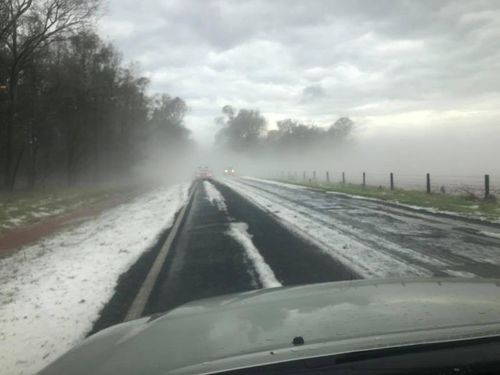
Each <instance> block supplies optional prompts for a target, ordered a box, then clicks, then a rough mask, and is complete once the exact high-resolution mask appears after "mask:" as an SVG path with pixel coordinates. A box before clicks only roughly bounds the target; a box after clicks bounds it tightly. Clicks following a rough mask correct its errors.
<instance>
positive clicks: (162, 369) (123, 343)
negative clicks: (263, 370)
mask: <svg viewBox="0 0 500 375" xmlns="http://www.w3.org/2000/svg"><path fill="white" fill-rule="evenodd" d="M296 336H302V337H303V339H304V341H305V344H304V345H301V346H294V345H293V344H292V340H293V338H294V337H296ZM493 336H500V281H497V280H463V279H430V280H426V279H418V280H399V281H394V280H382V281H369V280H361V281H350V282H335V283H326V284H315V285H307V286H298V287H287V288H275V289H266V290H258V291H254V292H247V293H241V294H235V295H227V296H223V297H218V298H211V299H206V300H200V301H196V302H192V303H189V304H186V305H184V306H181V307H179V308H177V309H174V310H172V311H170V312H168V313H167V314H165V315H162V316H160V317H157V318H143V319H139V320H136V321H132V322H128V323H124V324H119V325H116V326H114V327H111V328H108V329H106V330H103V331H101V332H99V333H97V334H95V335H94V336H91V337H90V338H88V339H87V340H85V341H83V342H82V343H81V344H80V345H78V346H77V347H75V348H74V349H72V350H71V351H69V352H68V353H66V354H65V355H63V356H62V357H61V358H59V359H58V360H56V361H55V362H54V363H52V364H51V365H49V366H48V367H47V368H46V369H45V370H43V371H42V372H41V374H95V375H102V374H121V375H126V374H149V375H159V374H162V375H165V374H205V373H212V372H218V371H223V370H230V369H237V368H244V367H250V366H256V365H262V364H271V363H277V362H283V361H289V360H295V359H302V358H310V357H317V356H324V355H331V354H340V353H350V352H356V351H364V350H373V349H381V348H393V347H401V346H407V345H415V344H424V343H437V342H449V341H458V340H464V339H471V338H482V337H493Z"/></svg>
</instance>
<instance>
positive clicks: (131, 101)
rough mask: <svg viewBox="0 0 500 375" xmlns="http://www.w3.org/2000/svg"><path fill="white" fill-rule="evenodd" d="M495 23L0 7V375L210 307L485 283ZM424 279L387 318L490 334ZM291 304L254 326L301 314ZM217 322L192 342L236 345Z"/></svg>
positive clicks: (279, 10)
mask: <svg viewBox="0 0 500 375" xmlns="http://www.w3.org/2000/svg"><path fill="white" fill-rule="evenodd" d="M499 20H500V4H499V3H498V2H497V1H494V0H491V1H488V0H486V1H469V0H458V1H455V0H453V1H452V0H439V1H417V0H415V1H404V2H403V1H396V0H394V1H391V0H388V1H377V2H372V1H368V0H367V1H341V0H338V1H337V0H333V1H330V0H312V1H299V0H276V1H265V0H249V1H230V0H206V1H205V0H187V1H185V0H169V1H161V0H146V1H135V0H106V1H104V0H102V1H101V0H0V368H2V369H3V370H2V371H5V373H8V374H34V373H36V372H38V371H40V370H41V369H42V368H44V367H45V366H46V365H48V364H49V363H51V362H53V361H54V360H56V359H57V358H58V357H60V356H61V355H63V354H64V353H66V352H67V351H68V350H70V349H72V348H75V346H77V345H79V344H81V343H82V342H84V340H85V339H86V338H87V337H88V336H90V335H93V334H94V333H97V332H100V331H102V330H103V329H105V328H108V327H110V326H114V325H116V324H119V323H123V322H132V321H134V320H135V319H138V318H141V317H146V316H151V315H154V314H159V313H165V312H172V311H174V314H175V309H176V308H178V307H180V306H183V305H184V304H186V303H190V302H195V301H200V300H203V299H205V298H211V297H220V296H224V295H227V294H231V293H243V292H251V291H258V290H265V289H270V288H280V287H293V286H301V285H316V284H319V283H330V282H331V283H336V282H345V281H352V282H353V283H355V282H356V281H357V280H368V281H378V280H386V279H390V280H395V281H397V282H403V283H404V282H405V280H410V279H412V280H415V279H416V280H417V281H418V280H428V279H432V280H433V281H432V282H439V283H441V282H443V280H448V279H449V280H451V279H452V278H458V279H459V280H460V282H464V284H463V285H464V286H463V288H460V289H463V290H464V291H465V290H469V289H468V286H467V285H469V284H467V283H468V282H475V281H477V280H482V279H497V278H500V206H499V202H498V197H500V164H499V157H500V151H499V150H500V149H499V145H500V125H499V120H500V109H499V108H500V107H499V103H500V90H499V88H500V75H499V68H500V67H499V61H500V60H499V59H500V56H499V54H500V48H499V47H500V44H499V43H500V42H499V40H500V39H499V38H500V21H499ZM436 278H439V281H436V280H434V279H436ZM444 282H446V281H444ZM333 285H336V284H333ZM353 285H355V284H353ZM356 285H358V284H356ZM405 285H406V284H405ZM433 285H434V284H433ZM435 285H437V286H439V285H441V284H435ZM437 286H436V288H435V289H434V288H430V289H429V291H430V292H429V293H431V294H432V295H433V296H432V297H430V296H428V298H427V299H425V298H424V297H423V296H421V298H422V299H420V300H419V301H421V302H422V301H423V302H422V303H424V305H425V308H426V307H427V306H431V307H432V308H431V307H429V309H428V310H426V309H425V308H423V309H422V310H418V311H420V313H421V314H422V316H423V317H422V316H420V315H419V316H417V314H416V310H411V309H410V308H409V307H408V306H410V304H411V300H412V299H414V298H415V296H414V294H413V293H414V290H413V289H412V288H407V289H402V290H398V292H397V293H398V298H395V297H396V296H395V295H394V296H393V297H394V298H393V299H391V302H387V303H391V304H393V305H391V306H393V308H392V309H388V310H384V311H386V312H384V314H386V313H387V314H389V313H393V314H396V315H395V316H393V317H392V318H389V317H388V318H387V319H389V320H388V321H392V320H391V319H398V318H401V317H402V316H403V317H407V318H405V319H407V320H404V319H403V320H402V323H401V324H403V325H402V326H401V330H405V329H408V330H409V329H410V328H411V329H416V327H417V326H418V329H419V330H426V329H430V328H431V327H435V326H436V324H437V325H439V327H440V328H443V329H444V327H445V326H446V327H448V326H453V325H454V324H455V325H457V324H458V323H457V322H458V320H450V319H451V318H449V319H448V318H447V319H442V317H443V316H445V315H446V314H448V313H449V312H450V311H453V309H450V306H451V307H454V308H455V310H457V311H462V312H463V314H462V315H461V316H460V317H459V318H457V319H459V321H460V325H461V326H463V325H467V324H483V323H484V324H493V323H495V324H496V323H498V321H497V320H499V319H497V320H495V318H494V316H495V315H494V313H498V316H500V306H498V304H495V303H494V302H492V301H491V300H490V301H486V300H484V296H485V295H486V293H483V292H482V291H481V290H480V288H479V287H478V286H477V285H476V286H474V287H473V288H471V289H470V290H475V291H476V292H474V293H475V295H474V296H472V292H471V296H470V298H469V297H466V298H465V299H464V298H463V296H462V295H460V298H461V299H460V301H459V300H458V299H457V298H458V297H457V295H452V294H450V293H451V292H445V290H447V289H439V288H438V287H437ZM332 287H333V286H332ZM475 288H479V289H475ZM300 290H302V289H300ZM311 293H312V294H314V293H313V292H311ZM399 293H400V294H399ZM434 293H436V294H434ZM439 293H441V294H439ZM488 293H490V292H488ZM438 294H439V295H438ZM374 295H375V294H374ZM481 296H483V299H481V298H480V297H481ZM399 297H400V298H399ZM473 297H474V298H473ZM234 298H238V297H234ZM276 298H277V299H278V300H279V299H280V298H281V297H279V296H277V297H276ZM294 298H295V297H294ZM328 298H330V297H328ZM335 298H336V297H335ZM335 298H334V297H331V300H330V299H327V301H332V302H331V303H332V304H335V303H337V305H336V306H337V308H338V309H339V310H338V311H337V310H335V311H336V312H335V314H332V316H333V315H335V316H337V315H336V314H346V315H350V316H353V315H355V312H353V311H354V310H352V311H351V310H349V309H351V308H354V307H355V308H356V309H361V310H363V309H365V308H367V306H368V305H369V303H368V302H366V300H363V301H364V302H362V301H361V300H356V301H354V300H350V301H349V302H345V303H346V305H341V304H339V303H338V299H335ZM493 300H495V298H493ZM497 300H499V301H500V296H499V298H498V299H497ZM325 301H326V300H323V301H322V303H324V302H325ZM370 301H371V302H370V303H375V304H376V303H377V302H379V303H380V307H381V309H382V308H383V304H382V302H381V300H379V301H377V300H376V298H372V299H370ZM438 301H439V303H438ZM196 303H198V302H196ZM296 303H297V305H287V306H289V309H290V310H291V311H292V310H293V311H295V310H296V312H295V313H292V312H289V314H288V315H287V314H283V315H280V317H283V319H282V320H279V319H277V318H276V319H275V320H273V319H274V318H273V319H271V318H264V317H263V318H262V319H268V321H274V322H276V326H273V327H272V328H273V329H274V328H276V327H278V326H279V327H285V328H286V329H289V327H291V326H293V324H298V323H297V320H294V319H296V318H297V316H298V317H299V318H300V319H302V318H303V319H304V320H305V319H306V318H305V316H306V315H307V314H311V315H307V316H308V317H309V316H310V317H314V316H318V312H317V311H313V308H312V306H310V305H309V306H300V305H298V304H299V302H298V300H297V302H296ZM427 303H428V305H427ZM214 304H215V302H214ZM396 305H397V307H396ZM403 305H404V306H403ZM196 306H198V305H196ZM203 306H204V307H203V309H205V308H206V309H210V308H213V306H214V305H212V304H211V303H210V302H206V306H205V305H203ZM217 306H218V305H217ZM291 306H295V307H291ZM370 306H372V307H373V305H370ZM344 307H345V308H344ZM308 308H309V310H308V311H307V314H306V311H305V310H307V309H308ZM316 308H317V309H319V310H321V311H323V310H322V309H326V310H328V309H329V308H331V306H326V305H325V306H316ZM196 309H200V310H199V311H201V309H202V307H199V306H198V307H196V308H194V307H192V311H195V310H196ZM262 309H263V310H262V311H267V310H266V309H267V307H266V306H264V305H262ZM301 309H305V310H304V311H303V310H301ZM405 309H409V310H408V311H410V312H408V311H407V310H405ZM476 310H477V311H476ZM182 311H186V310H182ZM196 311H198V310H196ZM210 311H211V310H210ZM347 311H350V312H349V313H348V312H347ZM370 311H373V313H374V314H382V312H381V311H382V310H380V309H375V308H374V309H372V310H370ZM465 312H467V314H469V313H470V315H464V314H466V313H465ZM405 313H408V314H410V315H404V314H405ZM412 313H413V315H411V314H412ZM426 313H429V314H431V315H432V319H434V320H432V319H430V318H429V320H427V317H426V316H425V314H426ZM255 314H257V316H260V315H258V313H255ZM262 314H264V312H262ZM294 314H295V315H294ZM402 314H403V315H402ZM433 314H437V315H433ZM439 314H441V315H439ZM167 315H168V314H167ZM154 316H155V315H154ZM285 317H286V319H285ZM299 318H297V319H299ZM308 319H312V318H308ZM346 319H347V317H346ZM252 321H255V319H252ZM415 321H417V322H419V323H415ZM231 322H232V320H231V319H229V318H228V322H227V324H226V325H224V326H223V327H220V328H219V330H214V331H210V332H209V333H206V335H207V336H209V337H210V338H214V339H215V338H219V339H220V338H221V337H226V336H224V332H226V331H227V330H235V331H238V332H240V333H241V334H242V335H244V334H247V335H250V333H249V332H253V331H252V330H251V329H250V328H248V326H244V325H240V326H237V325H236V324H231ZM422 322H423V323H422ZM424 323H425V324H424ZM438 323H439V324H438ZM301 324H302V323H301ZM324 324H325V325H324V327H326V328H324V333H325V336H321V338H320V337H319V336H318V337H315V340H316V341H315V342H318V343H319V342H323V341H325V340H327V339H328V340H330V339H332V340H333V339H334V338H337V339H339V340H340V337H341V334H340V333H339V332H338V329H333V328H331V326H330V325H329V323H328V322H324ZM366 324H368V323H366ZM410 326H411V327H410ZM245 327H246V328H245ZM328 327H330V328H328ZM383 327H385V326H383ZM398 327H399V326H398ZM285 328H283V329H284V330H285ZM246 329H247V330H246ZM273 329H271V327H265V326H264V327H263V328H262V330H263V331H266V332H275V331H273ZM225 330H226V331H225ZM359 330H360V333H359V334H360V335H362V334H363V332H368V331H367V329H363V328H362V327H361V328H359ZM388 330H390V327H387V329H385V328H384V330H383V331H380V330H379V331H377V335H379V334H383V333H384V332H386V333H387V332H388ZM259 332H260V331H259ZM276 332H277V331H276ZM482 332H484V331H482ZM491 332H493V331H491ZM319 333H321V331H318V334H319ZM351 333H352V332H351ZM186 334H187V333H186ZM200 335H201V334H200ZM276 335H278V333H276ZM290 335H291V337H290V338H288V337H287V338H286V340H284V341H283V342H286V343H287V345H288V344H290V343H292V341H293V340H292V339H294V338H295V337H302V335H303V333H301V332H295V331H294V332H291V333H290ZM470 335H472V336H474V334H473V333H470ZM188 336H189V335H188ZM195 336H196V335H195ZM127 337H128V336H127ZM349 337H351V336H349ZM356 337H357V336H356ZM443 337H444V336H443ZM446 337H448V336H446ZM351 338H352V337H351ZM267 339H269V340H271V341H272V342H277V341H273V340H274V339H275V337H268V338H266V340H267ZM304 340H305V345H306V346H307V345H308V344H309V342H310V337H309V338H308V337H304ZM322 340H323V341H322ZM202 341H203V340H201V339H200V342H202ZM278 341H279V340H278ZM266 342H267V341H265V340H264V342H261V341H259V340H257V339H256V340H254V341H253V342H252V345H253V346H249V347H248V348H246V349H245V350H248V352H252V351H257V350H259V348H261V347H262V346H263V345H264V344H265V345H267V343H266ZM412 343H413V342H412ZM225 345H226V346H225ZM290 345H291V344H290ZM159 346H161V345H159ZM219 346H220V347H226V348H227V347H228V346H227V344H223V343H221V342H219V341H217V342H215V343H213V347H219ZM266 347H267V346H266ZM202 352H203V350H202V349H200V352H199V353H198V354H199V355H198V357H197V358H201V357H202V354H201V353H202ZM170 353H173V352H170ZM203 353H205V354H206V352H203ZM311 353H312V352H311ZM219 354H220V353H219ZM178 355H180V354H178ZM221 355H222V354H221ZM311 355H312V354H311ZM183 358H184V357H183ZM214 358H215V357H214ZM211 359H213V358H208V359H207V361H209V360H211ZM192 360H193V361H195V360H196V359H192ZM193 365H194V363H193ZM0 372H1V371H0Z"/></svg>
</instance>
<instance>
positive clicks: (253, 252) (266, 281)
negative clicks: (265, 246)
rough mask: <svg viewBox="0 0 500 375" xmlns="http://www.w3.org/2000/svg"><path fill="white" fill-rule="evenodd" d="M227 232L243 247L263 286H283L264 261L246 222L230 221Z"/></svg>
mask: <svg viewBox="0 0 500 375" xmlns="http://www.w3.org/2000/svg"><path fill="white" fill-rule="evenodd" d="M227 234H228V235H229V236H231V237H232V238H233V239H235V240H236V241H237V242H238V243H239V244H240V245H241V246H242V247H243V249H245V255H246V257H247V258H248V259H249V260H250V261H251V262H252V264H253V266H254V269H255V272H256V273H257V276H258V277H259V280H260V283H261V284H262V287H263V288H276V287H280V286H283V285H282V284H281V283H280V282H279V281H278V279H277V278H276V275H275V274H274V272H273V270H272V269H271V267H269V265H268V264H267V263H266V261H265V260H264V258H263V257H262V255H261V254H260V252H259V249H257V248H256V247H255V245H254V243H253V241H252V236H251V235H250V233H248V224H246V223H230V224H229V230H228V231H227Z"/></svg>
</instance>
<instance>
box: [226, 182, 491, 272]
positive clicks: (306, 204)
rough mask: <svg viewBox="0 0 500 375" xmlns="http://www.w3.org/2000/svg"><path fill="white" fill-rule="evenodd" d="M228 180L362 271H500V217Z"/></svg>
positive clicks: (326, 250)
mask: <svg viewBox="0 0 500 375" xmlns="http://www.w3.org/2000/svg"><path fill="white" fill-rule="evenodd" d="M224 183H226V184H227V185H228V186H229V187H231V188H232V189H234V190H235V191H237V192H238V193H240V194H242V195H243V196H245V197H246V198H248V199H250V200H252V202H254V203H255V204H257V205H258V206H260V208H261V209H263V210H265V211H267V212H268V213H269V214H270V215H273V216H275V217H276V219H277V220H280V221H282V222H283V223H285V224H286V225H287V227H288V228H289V229H290V230H294V231H296V232H297V233H300V234H301V235H302V237H304V238H308V239H309V240H310V241H312V242H313V243H315V244H317V245H318V247H319V248H321V249H322V250H323V251H324V252H325V253H326V254H330V255H331V256H332V257H333V258H335V259H338V260H340V261H342V262H343V263H344V264H345V265H346V266H348V267H350V268H352V269H353V270H356V271H357V272H358V273H359V274H360V275H361V276H363V277H367V278H376V277H422V276H457V277H492V278H499V277H500V226H498V225H497V226H495V225H493V226H492V225H488V224H486V223H473V222H470V221H467V220H462V219H458V218H457V219H454V218H449V217H440V216H436V215H433V214H429V213H422V212H415V211H411V210H407V209H402V208H397V207H391V206H388V205H385V204H383V203H380V202H375V201H370V200H365V199H352V198H348V197H345V196H341V195H334V194H325V193H324V192H318V191H313V190H310V189H305V188H301V187H297V186H293V185H288V184H281V183H275V182H272V181H264V180H258V179H243V178H234V179H224Z"/></svg>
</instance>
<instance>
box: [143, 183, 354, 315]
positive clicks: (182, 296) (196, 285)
mask: <svg viewBox="0 0 500 375" xmlns="http://www.w3.org/2000/svg"><path fill="white" fill-rule="evenodd" d="M214 197H215V198H214ZM357 277H358V276H357V274H356V273H354V272H353V271H352V270H350V269H348V268H347V267H345V266H344V265H342V264H341V263H340V262H338V261H336V260H335V259H333V258H332V257H331V256H328V255H327V254H325V253H324V252H322V251H321V250H320V249H319V248H318V247H317V246H315V245H314V244H311V243H310V242H309V241H307V240H305V239H303V238H302V237H300V236H298V235H297V234H295V233H293V232H291V231H289V230H288V229H286V227H284V226H283V225H281V224H280V223H279V222H277V221H276V220H275V219H274V218H273V217H272V216H270V215H268V214H267V213H266V212H264V211H262V210H261V209H259V208H258V207H256V206H255V205H253V204H252V203H250V202H249V201H248V200H246V199H244V198H243V197H242V196H241V195H239V194H237V193H236V192H234V191H233V190H232V189H230V188H228V187H227V186H225V185H223V184H221V183H219V182H216V181H213V180H212V181H206V182H204V183H201V184H199V185H198V187H197V190H196V192H195V193H194V198H193V202H192V206H191V209H190V210H189V212H188V214H187V217H186V221H185V223H184V225H183V227H182V229H181V231H180V233H179V235H178V237H177V239H176V242H175V244H174V246H173V248H172V250H171V253H170V254H169V256H168V258H167V261H166V263H165V266H164V269H163V270H162V272H161V274H160V277H159V280H158V282H157V285H156V287H155V289H154V290H153V293H152V295H151V298H150V301H149V303H148V305H147V306H146V309H145V311H144V315H148V314H152V313H156V312H163V311H166V310H169V309H172V308H174V307H176V306H179V305H181V304H183V303H186V302H189V301H192V300H196V299H200V298H206V297H212V296H217V295H222V294H227V293H234V292H243V291H248V290H252V289H256V288H261V287H272V286H280V285H285V286H286V285H298V284H307V283H316V282H325V281H337V280H348V279H353V278H357Z"/></svg>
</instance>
